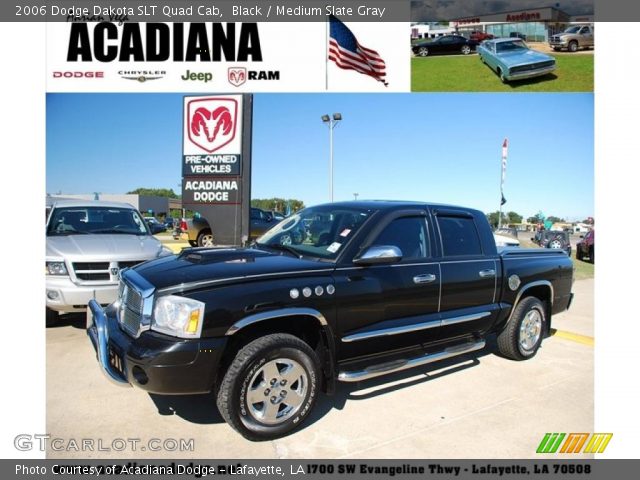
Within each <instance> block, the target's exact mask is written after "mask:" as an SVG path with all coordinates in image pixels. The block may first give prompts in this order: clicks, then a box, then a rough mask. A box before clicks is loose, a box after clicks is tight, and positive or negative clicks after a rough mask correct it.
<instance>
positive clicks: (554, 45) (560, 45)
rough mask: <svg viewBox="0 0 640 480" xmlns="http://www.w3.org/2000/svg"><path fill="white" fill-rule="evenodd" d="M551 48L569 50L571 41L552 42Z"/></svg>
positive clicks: (550, 43)
mask: <svg viewBox="0 0 640 480" xmlns="http://www.w3.org/2000/svg"><path fill="white" fill-rule="evenodd" d="M549 46H550V47H551V48H567V47H568V46H569V41H568V40H555V41H550V42H549Z"/></svg>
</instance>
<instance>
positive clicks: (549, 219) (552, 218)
mask: <svg viewBox="0 0 640 480" xmlns="http://www.w3.org/2000/svg"><path fill="white" fill-rule="evenodd" d="M545 220H546V221H547V222H551V223H565V219H564V218H560V217H555V216H553V215H549V216H548V217H547V218H546V219H545Z"/></svg>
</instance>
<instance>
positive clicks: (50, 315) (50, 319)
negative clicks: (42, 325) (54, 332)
mask: <svg viewBox="0 0 640 480" xmlns="http://www.w3.org/2000/svg"><path fill="white" fill-rule="evenodd" d="M59 316H60V315H59V314H58V312H56V311H55V310H51V309H50V308H47V320H46V325H47V327H55V326H56V325H57V324H58V318H59Z"/></svg>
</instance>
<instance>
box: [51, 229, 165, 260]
mask: <svg viewBox="0 0 640 480" xmlns="http://www.w3.org/2000/svg"><path fill="white" fill-rule="evenodd" d="M161 251H162V244H161V243H160V241H159V240H158V239H156V238H155V237H152V236H150V235H144V236H138V235H123V234H91V235H60V236H48V237H47V251H46V256H47V257H48V258H49V257H62V258H67V259H69V260H76V259H79V260H86V261H99V260H103V261H117V260H150V259H152V258H156V257H157V256H158V255H159V254H160V252H161Z"/></svg>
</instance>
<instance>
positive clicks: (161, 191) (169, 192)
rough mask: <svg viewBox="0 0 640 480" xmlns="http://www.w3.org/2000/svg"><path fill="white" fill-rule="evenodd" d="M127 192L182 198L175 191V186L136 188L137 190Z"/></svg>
mask: <svg viewBox="0 0 640 480" xmlns="http://www.w3.org/2000/svg"><path fill="white" fill-rule="evenodd" d="M127 194H130V195H131V194H133V195H144V196H148V197H168V198H180V195H178V194H177V193H176V192H174V191H173V188H144V187H140V188H136V189H135V190H131V191H130V192H127Z"/></svg>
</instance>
